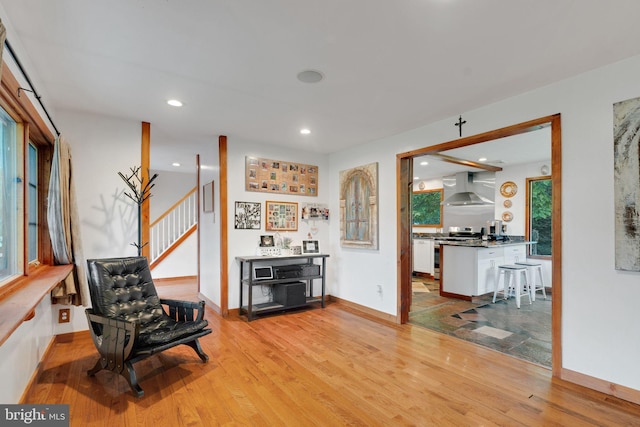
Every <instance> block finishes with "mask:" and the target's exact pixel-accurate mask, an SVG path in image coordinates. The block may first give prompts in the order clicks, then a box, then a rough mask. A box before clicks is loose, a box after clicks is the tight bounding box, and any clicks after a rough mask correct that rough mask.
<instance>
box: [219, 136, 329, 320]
mask: <svg viewBox="0 0 640 427" xmlns="http://www.w3.org/2000/svg"><path fill="white" fill-rule="evenodd" d="M246 156H252V157H262V158H267V159H272V160H280V161H283V162H293V163H305V164H310V165H316V166H318V196H317V197H311V196H295V195H288V194H273V193H261V192H253V191H245V178H244V176H245V157H246ZM228 158H229V162H228V169H229V186H228V192H229V193H228V202H229V206H228V211H227V214H228V215H229V241H228V243H229V308H237V307H239V305H240V285H239V280H240V278H239V268H240V267H239V263H238V261H237V260H236V259H235V258H236V257H237V256H246V255H255V253H256V248H257V247H258V246H259V244H260V235H263V234H275V233H274V232H272V231H269V232H267V231H265V201H267V200H270V201H281V202H297V203H298V216H299V215H300V209H301V205H302V204H304V203H324V204H327V205H328V204H329V198H330V188H329V185H328V176H329V165H328V162H327V156H326V155H322V154H317V153H310V152H306V151H302V150H300V151H297V150H291V149H284V148H282V147H277V146H272V145H267V144H259V143H253V142H249V141H238V140H233V139H229V145H228ZM236 201H240V202H260V203H261V204H262V220H261V227H260V230H236V229H235V228H234V227H235V224H234V218H235V202H236ZM337 212H338V211H337V210H333V211H330V214H329V221H328V222H329V223H330V224H331V225H333V224H337V223H338V222H339V219H338V217H337V216H336V215H337ZM313 226H314V224H313V223H312V222H311V221H309V222H307V221H299V223H298V231H290V232H280V235H281V236H283V237H285V236H286V237H290V238H292V239H293V242H292V245H301V244H302V240H306V239H307V237H308V233H312V227H313ZM315 226H317V228H318V230H317V232H316V233H315V234H313V233H312V237H313V240H318V245H319V246H320V252H322V253H329V251H330V249H331V242H330V238H329V224H327V221H316V224H315ZM333 269H334V266H333V260H331V258H329V260H328V266H327V276H328V278H327V283H328V284H330V283H331V282H332V280H331V277H332V274H334V273H333ZM327 292H328V293H329V294H331V290H330V289H329V285H328V286H327Z"/></svg>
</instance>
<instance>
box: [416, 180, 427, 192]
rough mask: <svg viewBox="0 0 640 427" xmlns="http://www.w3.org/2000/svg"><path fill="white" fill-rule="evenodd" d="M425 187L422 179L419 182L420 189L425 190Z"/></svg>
mask: <svg viewBox="0 0 640 427" xmlns="http://www.w3.org/2000/svg"><path fill="white" fill-rule="evenodd" d="M424 187H426V185H425V183H424V181H420V183H419V184H418V189H420V190H424Z"/></svg>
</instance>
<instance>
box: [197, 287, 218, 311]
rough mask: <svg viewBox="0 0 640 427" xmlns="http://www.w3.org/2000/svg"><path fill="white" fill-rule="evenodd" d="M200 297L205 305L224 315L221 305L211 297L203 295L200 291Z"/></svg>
mask: <svg viewBox="0 0 640 427" xmlns="http://www.w3.org/2000/svg"><path fill="white" fill-rule="evenodd" d="M198 298H200V299H201V300H203V301H204V305H206V306H207V307H209V308H210V309H211V310H213V311H215V312H216V313H217V314H219V315H220V316H222V310H220V306H218V305H217V304H216V303H214V302H213V301H211V300H210V299H209V298H207V297H205V296H204V295H202V293H200V292H198Z"/></svg>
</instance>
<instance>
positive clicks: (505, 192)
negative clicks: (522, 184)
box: [500, 181, 518, 197]
mask: <svg viewBox="0 0 640 427" xmlns="http://www.w3.org/2000/svg"><path fill="white" fill-rule="evenodd" d="M517 192H518V186H517V185H516V183H515V182H513V181H507V182H505V183H504V184H502V185H501V186H500V194H502V196H504V197H513V196H515V195H516V193H517Z"/></svg>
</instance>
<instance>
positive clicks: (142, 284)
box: [87, 257, 164, 326]
mask: <svg viewBox="0 0 640 427" xmlns="http://www.w3.org/2000/svg"><path fill="white" fill-rule="evenodd" d="M87 266H88V274H89V291H90V293H91V303H92V305H93V310H94V312H95V313H96V314H101V315H103V316H106V317H112V318H114V319H119V320H127V321H130V322H133V321H136V320H137V321H139V322H140V325H141V326H144V325H145V324H147V323H151V322H155V321H156V320H158V319H159V318H161V317H162V316H163V314H164V312H163V310H162V306H161V305H160V298H159V297H158V294H157V293H156V288H155V286H154V284H153V280H152V278H151V271H150V269H149V263H148V261H147V258H146V257H127V258H105V259H90V260H87Z"/></svg>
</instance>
